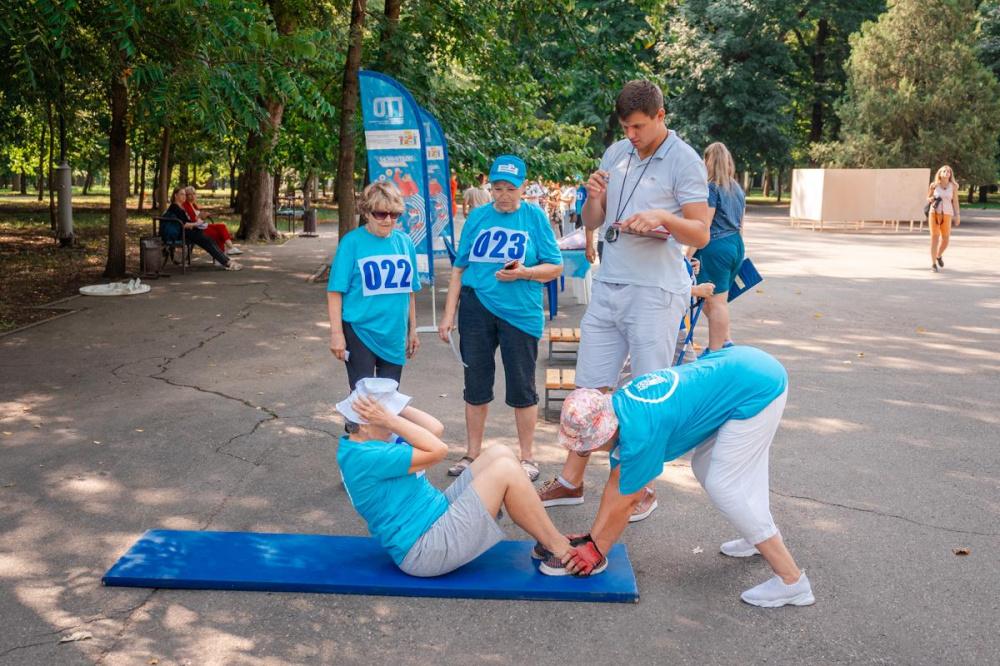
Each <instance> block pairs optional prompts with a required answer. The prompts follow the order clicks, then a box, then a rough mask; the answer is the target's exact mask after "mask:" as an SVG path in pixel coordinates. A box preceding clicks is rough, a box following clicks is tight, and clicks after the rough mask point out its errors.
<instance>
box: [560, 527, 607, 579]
mask: <svg viewBox="0 0 1000 666" xmlns="http://www.w3.org/2000/svg"><path fill="white" fill-rule="evenodd" d="M573 543H574V544H577V543H578V544H579V545H576V546H574V547H572V548H570V549H569V560H568V561H567V562H566V564H570V563H572V564H573V566H574V568H575V569H576V571H575V573H574V575H575V576H589V575H590V573H591V572H592V571H593V570H594V569H595V568H596V567H597V566H598V565H599V564H600V563H601V562H603V561H604V555H602V554H601V551H599V550H598V549H597V544H595V543H594V540H593V539H592V538H591V536H590V535H589V534H587V535H585V536H584V537H583V538H582V539H579V540H577V539H574V540H573Z"/></svg>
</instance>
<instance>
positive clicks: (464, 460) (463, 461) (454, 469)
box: [448, 456, 475, 476]
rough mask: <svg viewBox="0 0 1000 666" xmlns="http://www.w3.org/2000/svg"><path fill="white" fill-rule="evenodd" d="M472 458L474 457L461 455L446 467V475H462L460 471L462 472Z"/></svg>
mask: <svg viewBox="0 0 1000 666" xmlns="http://www.w3.org/2000/svg"><path fill="white" fill-rule="evenodd" d="M474 460H475V458H470V457H469V456H462V457H461V458H460V459H459V461H458V462H457V463H455V464H454V465H452V466H451V467H449V468H448V476H462V472H464V471H465V470H466V469H467V468H468V467H469V465H471V464H472V463H473V461H474Z"/></svg>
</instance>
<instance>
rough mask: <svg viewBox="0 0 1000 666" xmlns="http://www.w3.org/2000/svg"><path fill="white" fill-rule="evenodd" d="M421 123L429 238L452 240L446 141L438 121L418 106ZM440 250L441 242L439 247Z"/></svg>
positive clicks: (449, 178) (452, 194) (451, 196)
mask: <svg viewBox="0 0 1000 666" xmlns="http://www.w3.org/2000/svg"><path fill="white" fill-rule="evenodd" d="M419 111H420V120H421V124H422V127H423V132H424V134H423V140H424V145H425V146H426V158H427V191H428V192H429V193H430V202H431V205H430V206H428V209H429V210H430V211H431V214H430V218H431V238H432V239H434V240H436V239H437V238H438V237H439V236H440V235H441V234H442V233H445V234H446V235H447V237H448V238H449V239H452V242H454V237H455V236H454V222H453V220H452V209H451V202H452V199H453V197H454V196H455V194H456V193H455V192H452V191H451V168H450V166H449V164H448V144H447V142H446V141H445V138H444V132H443V131H442V130H441V125H439V124H438V121H437V120H436V119H435V118H434V116H432V115H431V114H430V112H429V111H427V109H425V108H423V107H419ZM439 252H442V253H443V252H444V246H443V245H442V246H441V247H440V248H439Z"/></svg>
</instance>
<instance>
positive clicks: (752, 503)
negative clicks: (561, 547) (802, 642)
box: [543, 347, 816, 608]
mask: <svg viewBox="0 0 1000 666" xmlns="http://www.w3.org/2000/svg"><path fill="white" fill-rule="evenodd" d="M787 398H788V373H787V372H786V371H785V368H784V367H783V366H782V365H781V363H779V362H778V360H777V359H776V358H774V357H773V356H771V355H770V354H767V353H766V352H763V351H761V350H759V349H754V348H753V347H730V348H728V349H722V350H720V351H718V352H715V353H713V354H709V355H708V356H706V357H705V358H703V359H699V360H698V361H696V362H694V363H688V364H686V365H681V366H678V367H675V368H665V369H663V370H657V371H656V372H651V373H648V374H645V375H641V376H639V377H635V378H633V379H632V380H631V381H630V382H628V383H627V384H625V385H624V386H622V387H621V388H620V389H618V390H617V391H615V393H614V395H608V394H606V393H602V392H600V391H597V390H595V389H585V388H584V389H576V390H575V391H573V392H572V393H570V394H569V395H568V396H566V400H565V401H563V407H562V413H561V414H560V418H559V443H560V444H562V445H563V446H564V447H566V448H567V449H569V450H571V451H575V452H577V453H578V454H580V455H584V456H586V455H590V454H591V453H592V452H593V451H609V452H610V457H611V474H610V475H609V476H608V482H607V484H606V485H605V487H604V494H603V495H602V496H601V505H600V507H599V508H598V509H597V517H596V518H595V519H594V525H593V527H592V528H591V532H590V534H589V535H586V537H582V538H580V539H578V540H576V541H575V543H574V545H573V548H572V549H571V550H570V552H569V554H568V556H566V557H564V558H563V561H564V563H565V565H566V569H567V570H568V571H569V572H570V573H574V574H578V575H586V574H588V573H591V572H592V571H596V570H600V568H601V567H603V566H606V561H607V560H606V559H605V558H604V555H603V553H607V552H610V548H611V546H612V545H613V544H614V542H615V541H617V540H618V538H619V537H620V536H621V534H622V532H623V531H624V529H625V526H626V525H628V522H629V516H630V515H631V514H632V511H633V509H634V507H635V506H636V505H637V504H638V503H639V502H640V501H642V499H643V496H644V495H645V490H644V489H645V486H646V485H647V484H649V483H650V482H651V481H652V480H653V479H655V478H656V477H657V476H659V475H660V474H661V473H662V472H663V465H664V463H665V462H667V461H670V460H674V459H676V458H678V457H680V456H682V455H684V454H685V453H687V452H688V451H691V450H693V451H694V454H693V455H692V457H691V471H692V472H693V473H694V476H695V478H696V479H698V483H700V484H701V486H702V488H704V489H705V492H706V493H707V494H708V496H709V498H710V499H711V500H712V504H714V505H715V507H716V508H717V509H718V510H719V511H720V512H721V513H722V515H723V516H725V518H726V519H727V520H728V521H729V523H730V524H731V525H732V526H733V527H734V528H735V529H736V530H737V531H738V532H739V534H740V538H739V539H734V540H732V541H727V542H726V543H723V544H722V546H721V547H720V548H719V550H720V551H721V552H722V554H724V555H728V556H730V557H752V556H754V555H757V554H760V555H761V556H762V557H763V558H764V560H765V561H766V562H767V563H768V564H769V565H770V567H771V569H772V571H773V572H774V576H773V577H772V578H770V579H769V580H767V581H765V582H763V583H761V584H760V585H757V586H755V587H752V588H750V589H749V590H746V591H745V592H744V593H743V594H742V595H740V598H741V599H743V601H745V602H747V603H748V604H753V605H755V606H765V607H769V608H771V607H777V606H784V605H787V604H792V605H795V606H808V605H810V604H812V603H814V602H815V601H816V599H815V597H814V595H813V592H812V585H811V584H810V582H809V578H808V577H806V574H805V572H804V571H802V570H801V569H799V567H798V565H797V564H796V563H795V559H794V558H793V557H792V554H791V553H790V552H789V550H788V548H787V547H786V546H785V542H784V540H783V539H782V537H781V532H780V531H779V530H778V527H777V525H776V524H775V522H774V518H773V517H772V515H771V505H770V473H769V467H768V459H769V457H770V450H771V442H772V441H773V440H774V435H775V433H776V432H777V430H778V426H779V425H780V423H781V415H782V413H783V412H784V409H785V401H786V400H787ZM543 572H544V571H543Z"/></svg>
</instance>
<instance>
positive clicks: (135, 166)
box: [132, 135, 141, 196]
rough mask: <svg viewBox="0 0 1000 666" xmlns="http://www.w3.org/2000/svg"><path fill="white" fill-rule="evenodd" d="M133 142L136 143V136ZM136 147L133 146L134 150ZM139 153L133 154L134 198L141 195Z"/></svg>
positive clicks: (133, 137)
mask: <svg viewBox="0 0 1000 666" xmlns="http://www.w3.org/2000/svg"><path fill="white" fill-rule="evenodd" d="M132 141H133V142H135V135H133V136H132ZM134 147H135V146H134V145H133V148H134ZM140 161H141V160H140V158H139V153H138V151H136V152H134V153H133V159H132V196H135V195H137V194H139V162H140Z"/></svg>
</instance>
